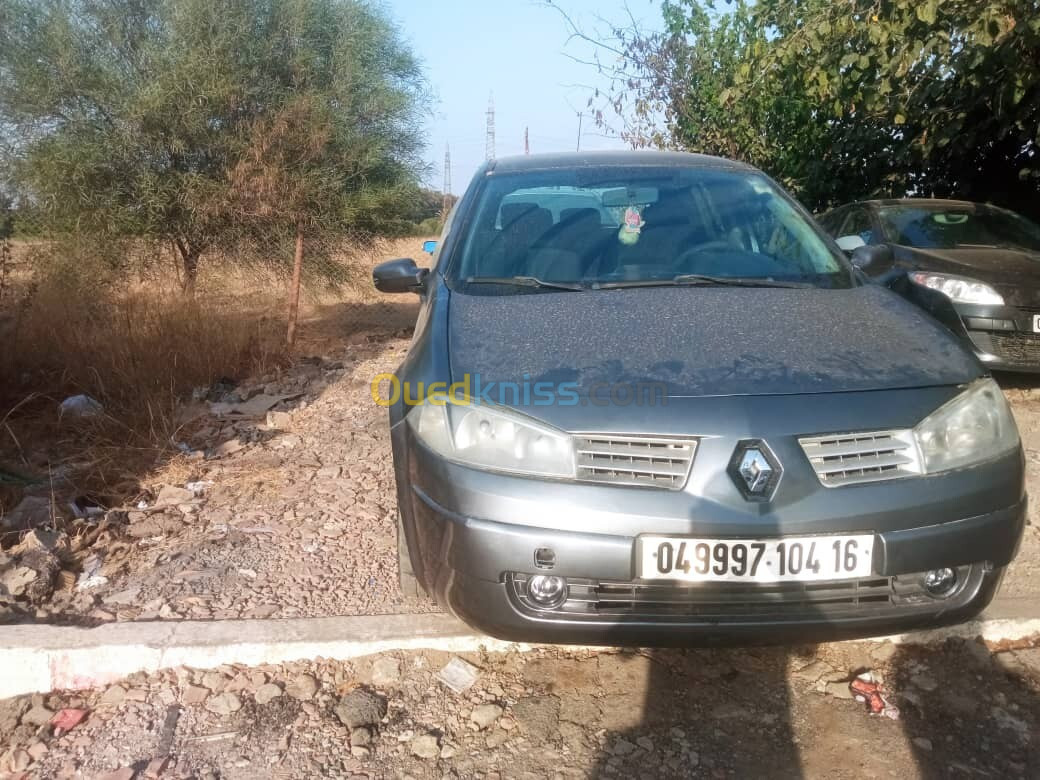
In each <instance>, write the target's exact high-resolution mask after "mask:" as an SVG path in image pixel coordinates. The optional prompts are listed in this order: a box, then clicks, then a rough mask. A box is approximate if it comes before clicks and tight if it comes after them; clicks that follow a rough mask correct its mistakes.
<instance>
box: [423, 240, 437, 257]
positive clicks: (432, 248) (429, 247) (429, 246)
mask: <svg viewBox="0 0 1040 780" xmlns="http://www.w3.org/2000/svg"><path fill="white" fill-rule="evenodd" d="M422 251H424V252H425V253H426V254H428V255H432V254H433V253H434V252H436V251H437V242H436V241H423V242H422Z"/></svg>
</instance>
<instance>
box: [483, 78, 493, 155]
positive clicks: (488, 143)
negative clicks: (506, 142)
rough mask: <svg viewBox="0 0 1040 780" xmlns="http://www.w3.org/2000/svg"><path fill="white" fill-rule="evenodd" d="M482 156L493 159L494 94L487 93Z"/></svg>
mask: <svg viewBox="0 0 1040 780" xmlns="http://www.w3.org/2000/svg"><path fill="white" fill-rule="evenodd" d="M484 157H485V158H487V159H488V160H494V159H495V94H494V93H493V92H492V93H491V94H490V95H488V110H487V137H486V139H485V141H484Z"/></svg>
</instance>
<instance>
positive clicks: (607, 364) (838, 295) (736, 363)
mask: <svg viewBox="0 0 1040 780" xmlns="http://www.w3.org/2000/svg"><path fill="white" fill-rule="evenodd" d="M449 305H450V311H449V315H448V340H449V350H450V353H449V355H450V362H451V375H452V379H453V381H454V382H463V381H466V375H469V377H470V381H471V382H473V381H474V380H476V378H477V377H479V381H480V383H481V385H482V386H483V387H486V386H487V383H488V382H496V383H499V384H501V383H503V382H512V383H517V385H519V386H521V387H523V386H524V385H527V386H528V387H532V386H533V385H534V384H536V383H539V382H549V383H554V384H555V383H568V385H567V387H569V388H571V389H572V390H573V391H574V392H576V393H577V394H578V395H581V396H587V395H588V394H589V393H590V391H593V392H595V393H596V394H597V395H598V396H599V397H601V398H602V397H609V394H610V389H609V388H604V385H616V384H618V383H628V384H630V385H632V386H636V387H638V385H639V383H655V387H659V388H663V392H664V394H665V395H667V396H669V397H682V396H690V397H702V396H718V395H780V394H794V393H834V392H851V391H859V390H881V389H894V388H913V387H926V386H936V385H953V384H960V383H963V382H967V381H970V380H971V379H974V378H975V377H978V376H980V375H981V374H982V373H983V372H982V369H981V367H980V366H979V364H978V362H977V361H976V360H975V358H974V357H973V356H971V355H970V354H969V353H968V352H967V351H966V350H964V349H963V348H962V347H961V346H960V344H959V343H958V342H957V341H956V340H955V339H954V338H953V336H952V335H951V334H950V333H949V332H948V331H947V330H945V329H944V328H943V327H942V326H940V325H939V324H938V323H936V322H935V321H934V320H932V319H931V318H929V317H928V316H927V315H926V314H924V313H923V312H922V311H920V310H919V309H917V308H916V307H914V306H911V305H910V304H908V303H907V302H905V301H904V300H902V299H901V298H899V297H898V296H896V295H895V294H894V293H892V292H890V291H889V290H886V289H884V288H882V287H879V286H876V285H866V286H862V287H856V288H852V289H847V290H822V289H784V288H739V287H725V288H704V287H696V288H693V287H685V288H682V287H660V288H657V287H653V288H645V287H644V288H630V289H620V290H597V291H593V290H589V291H585V292H545V293H536V294H520V295H507V296H498V295H494V296H477V295H463V294H460V293H453V294H452V295H451V300H450V304H449ZM471 391H472V388H471ZM485 398H487V399H488V400H494V399H495V397H494V395H493V394H492V395H491V397H490V398H489V397H488V396H485ZM504 402H506V403H511V396H509V395H506V396H504ZM513 405H515V404H513Z"/></svg>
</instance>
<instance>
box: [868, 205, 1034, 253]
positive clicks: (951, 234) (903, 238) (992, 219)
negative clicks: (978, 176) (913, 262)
mask: <svg viewBox="0 0 1040 780" xmlns="http://www.w3.org/2000/svg"><path fill="white" fill-rule="evenodd" d="M880 214H881V223H882V225H883V226H884V229H885V233H886V234H887V235H888V237H889V240H891V241H892V242H893V243H896V244H902V245H904V246H913V247H918V248H920V249H956V248H958V247H964V248H968V247H979V246H983V247H1001V248H1006V249H1025V250H1031V251H1040V227H1037V226H1036V225H1035V224H1033V223H1032V222H1030V221H1029V220H1027V219H1025V218H1023V217H1020V216H1018V215H1017V214H1015V213H1013V212H1011V211H1004V210H1003V209H997V208H993V207H992V206H981V205H974V204H964V205H951V206H949V207H945V208H942V207H940V208H934V207H924V206H912V205H906V206H882V207H881V209H880Z"/></svg>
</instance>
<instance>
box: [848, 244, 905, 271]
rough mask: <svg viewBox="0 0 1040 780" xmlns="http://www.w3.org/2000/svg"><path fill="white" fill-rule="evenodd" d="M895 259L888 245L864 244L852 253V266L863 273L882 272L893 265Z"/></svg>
mask: <svg viewBox="0 0 1040 780" xmlns="http://www.w3.org/2000/svg"><path fill="white" fill-rule="evenodd" d="M894 259H895V257H894V256H893V254H892V247H890V246H889V245H888V244H864V245H863V246H861V247H859V248H857V249H856V250H854V251H853V253H852V264H853V265H854V266H856V268H859V269H861V270H863V271H866V272H868V273H869V272H870V271H871V270H875V271H880V270H882V269H884V268H885V267H886V266H890V265H892V262H893V261H894Z"/></svg>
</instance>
